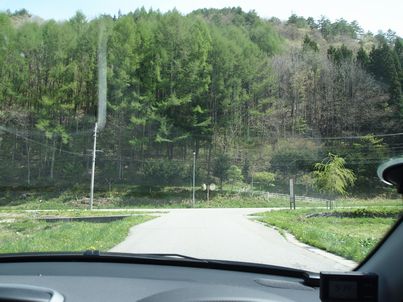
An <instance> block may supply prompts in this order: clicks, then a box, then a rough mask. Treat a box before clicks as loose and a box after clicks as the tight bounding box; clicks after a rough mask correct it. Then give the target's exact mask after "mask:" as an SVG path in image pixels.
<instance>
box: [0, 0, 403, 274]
mask: <svg viewBox="0 0 403 302" xmlns="http://www.w3.org/2000/svg"><path fill="white" fill-rule="evenodd" d="M98 2H99V4H95V3H93V4H92V5H89V4H87V3H86V4H82V3H80V2H79V1H68V2H66V3H64V4H60V3H58V4H56V3H54V2H52V1H45V0H42V1H35V2H32V3H28V2H24V5H25V7H24V6H23V4H21V3H19V2H18V1H15V3H14V2H13V3H11V2H7V1H6V2H1V3H0V10H1V13H0V152H1V153H0V158H1V161H0V169H1V173H0V186H1V190H0V253H20V252H39V251H85V250H100V251H111V252H125V253H169V254H173V253H176V254H182V255H186V256H190V257H196V258H202V259H218V260H234V261H243V262H252V263H260V264H271V265H279V266H284V267H291V268H298V269H304V270H310V271H321V270H343V271H345V270H350V269H353V268H354V267H355V266H356V265H357V264H358V263H360V262H361V261H362V260H363V259H364V258H365V256H366V255H367V254H368V253H369V252H370V251H371V250H372V249H373V248H374V246H375V245H376V244H377V243H378V242H379V241H380V239H382V237H383V236H384V235H385V233H386V232H387V230H388V229H389V228H390V227H391V225H392V224H393V223H394V222H395V221H396V219H397V218H398V217H399V215H401V213H402V201H401V199H399V198H400V197H399V196H398V195H397V194H396V193H395V191H394V189H393V188H392V187H389V186H387V185H386V184H384V183H382V182H381V181H380V180H379V179H378V177H377V174H376V171H377V168H378V166H379V165H380V164H382V163H383V162H384V161H385V160H388V159H389V158H392V157H399V156H401V155H402V151H403V140H402V139H403V127H402V121H403V96H402V85H403V69H402V68H403V67H402V65H403V39H402V38H400V36H401V35H403V28H402V26H401V23H400V16H398V15H396V12H401V9H403V7H402V3H400V2H396V1H392V0H386V1H382V3H378V2H374V1H367V2H365V5H364V3H361V2H360V3H358V1H357V2H354V3H353V2H352V1H342V2H343V3H344V4H343V5H342V4H340V3H337V4H334V5H330V4H328V3H326V4H324V3H323V2H322V3H320V2H319V1H306V2H304V5H302V4H301V3H302V2H300V1H282V3H277V4H276V7H271V6H270V5H269V4H267V3H264V2H253V1H252V2H251V4H249V5H244V2H243V1H233V3H227V4H226V5H220V4H215V3H209V4H202V3H200V1H192V3H187V4H186V5H185V4H183V3H180V2H177V3H176V5H174V4H172V5H169V6H167V5H168V4H167V3H165V2H163V1H154V2H153V5H150V4H147V2H145V1H143V2H144V3H143V4H139V5H136V4H130V5H129V4H128V3H127V1H113V2H111V3H108V4H106V3H107V2H106V1H98ZM140 2H142V1H139V3H140ZM207 2H208V1H207ZM136 3H137V2H136ZM388 3H389V4H388ZM387 4H388V5H389V7H390V8H391V11H390V12H388V13H387V14H386V13H385V14H384V13H382V12H383V11H384V7H386V6H387ZM141 5H144V6H143V7H141ZM336 6H337V7H336ZM362 6H365V8H364V7H362ZM399 8H400V10H399ZM389 13H390V14H389ZM389 28H392V29H389Z"/></svg>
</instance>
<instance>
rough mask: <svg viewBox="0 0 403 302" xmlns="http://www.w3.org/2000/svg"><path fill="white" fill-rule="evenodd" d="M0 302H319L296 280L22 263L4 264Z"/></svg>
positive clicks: (202, 271) (0, 275)
mask: <svg viewBox="0 0 403 302" xmlns="http://www.w3.org/2000/svg"><path fill="white" fill-rule="evenodd" d="M0 301H23V302H31V301H35V302H42V301H51V302H59V301H77V302H79V301H99V302H101V301H143V302H159V301H161V302H162V301H164V302H170V301H206V302H207V301H209V302H213V301H214V302H217V301H220V302H225V301H228V302H229V301H248V302H252V301H320V299H319V288H317V287H311V286H307V285H304V280H303V279H301V278H296V277H287V276H278V275H267V274H260V273H251V272H240V271H230V270H219V269H209V268H195V267H183V266H170V265H150V264H128V263H108V262H75V261H72V262H53V261H52V262H19V263H2V264H1V265H0Z"/></svg>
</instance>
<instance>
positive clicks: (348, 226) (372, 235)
mask: <svg viewBox="0 0 403 302" xmlns="http://www.w3.org/2000/svg"><path fill="white" fill-rule="evenodd" d="M375 211H376V213H378V214H379V212H383V213H385V214H386V213H387V212H388V211H393V214H396V211H401V209H389V208H388V209H382V208H377V209H375ZM359 212H360V210H358V212H356V213H357V215H356V216H355V217H353V218H352V217H343V218H342V217H334V216H312V214H313V213H323V212H320V211H319V210H295V211H290V210H280V211H273V212H265V213H261V214H259V216H258V218H257V219H258V220H259V221H262V222H264V223H266V224H269V225H272V226H275V227H277V228H280V229H282V230H285V231H288V232H290V233H291V234H293V235H294V236H295V237H296V238H297V239H298V240H300V241H302V242H304V243H307V244H309V245H312V246H315V247H318V248H320V249H323V250H326V251H328V252H331V253H334V254H337V255H340V256H343V257H345V258H347V259H351V260H354V261H357V262H360V261H362V260H363V259H364V258H365V256H366V255H367V254H368V253H369V252H370V251H371V249H372V248H373V247H374V246H375V245H376V244H377V243H378V242H379V241H380V239H381V238H382V237H383V236H384V235H385V233H386V232H387V231H388V229H389V228H390V227H391V225H393V223H394V222H395V221H396V219H395V218H380V217H376V218H369V217H359V215H358V213H359ZM361 212H362V213H366V214H367V215H368V212H369V210H365V211H362V210H361Z"/></svg>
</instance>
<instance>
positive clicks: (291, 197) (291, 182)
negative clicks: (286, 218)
mask: <svg viewBox="0 0 403 302" xmlns="http://www.w3.org/2000/svg"><path fill="white" fill-rule="evenodd" d="M292 209H294V210H295V191H294V178H293V177H291V178H290V210H292Z"/></svg>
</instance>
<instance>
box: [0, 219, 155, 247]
mask: <svg viewBox="0 0 403 302" xmlns="http://www.w3.org/2000/svg"><path fill="white" fill-rule="evenodd" d="M152 218H153V217H151V216H147V215H142V216H132V217H128V218H125V219H123V220H119V221H113V222H109V223H89V222H60V223H46V222H44V221H38V220H34V219H17V220H15V221H11V220H10V221H7V220H6V221H3V222H2V223H0V242H1V244H0V253H19V252H45V251H84V250H88V249H97V250H101V251H107V250H109V249H110V248H112V247H113V246H115V245H116V244H118V243H119V242H121V241H123V240H124V239H125V238H126V236H127V234H128V232H129V229H130V227H132V226H134V225H136V224H140V223H143V222H146V221H148V220H150V219H152Z"/></svg>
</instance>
